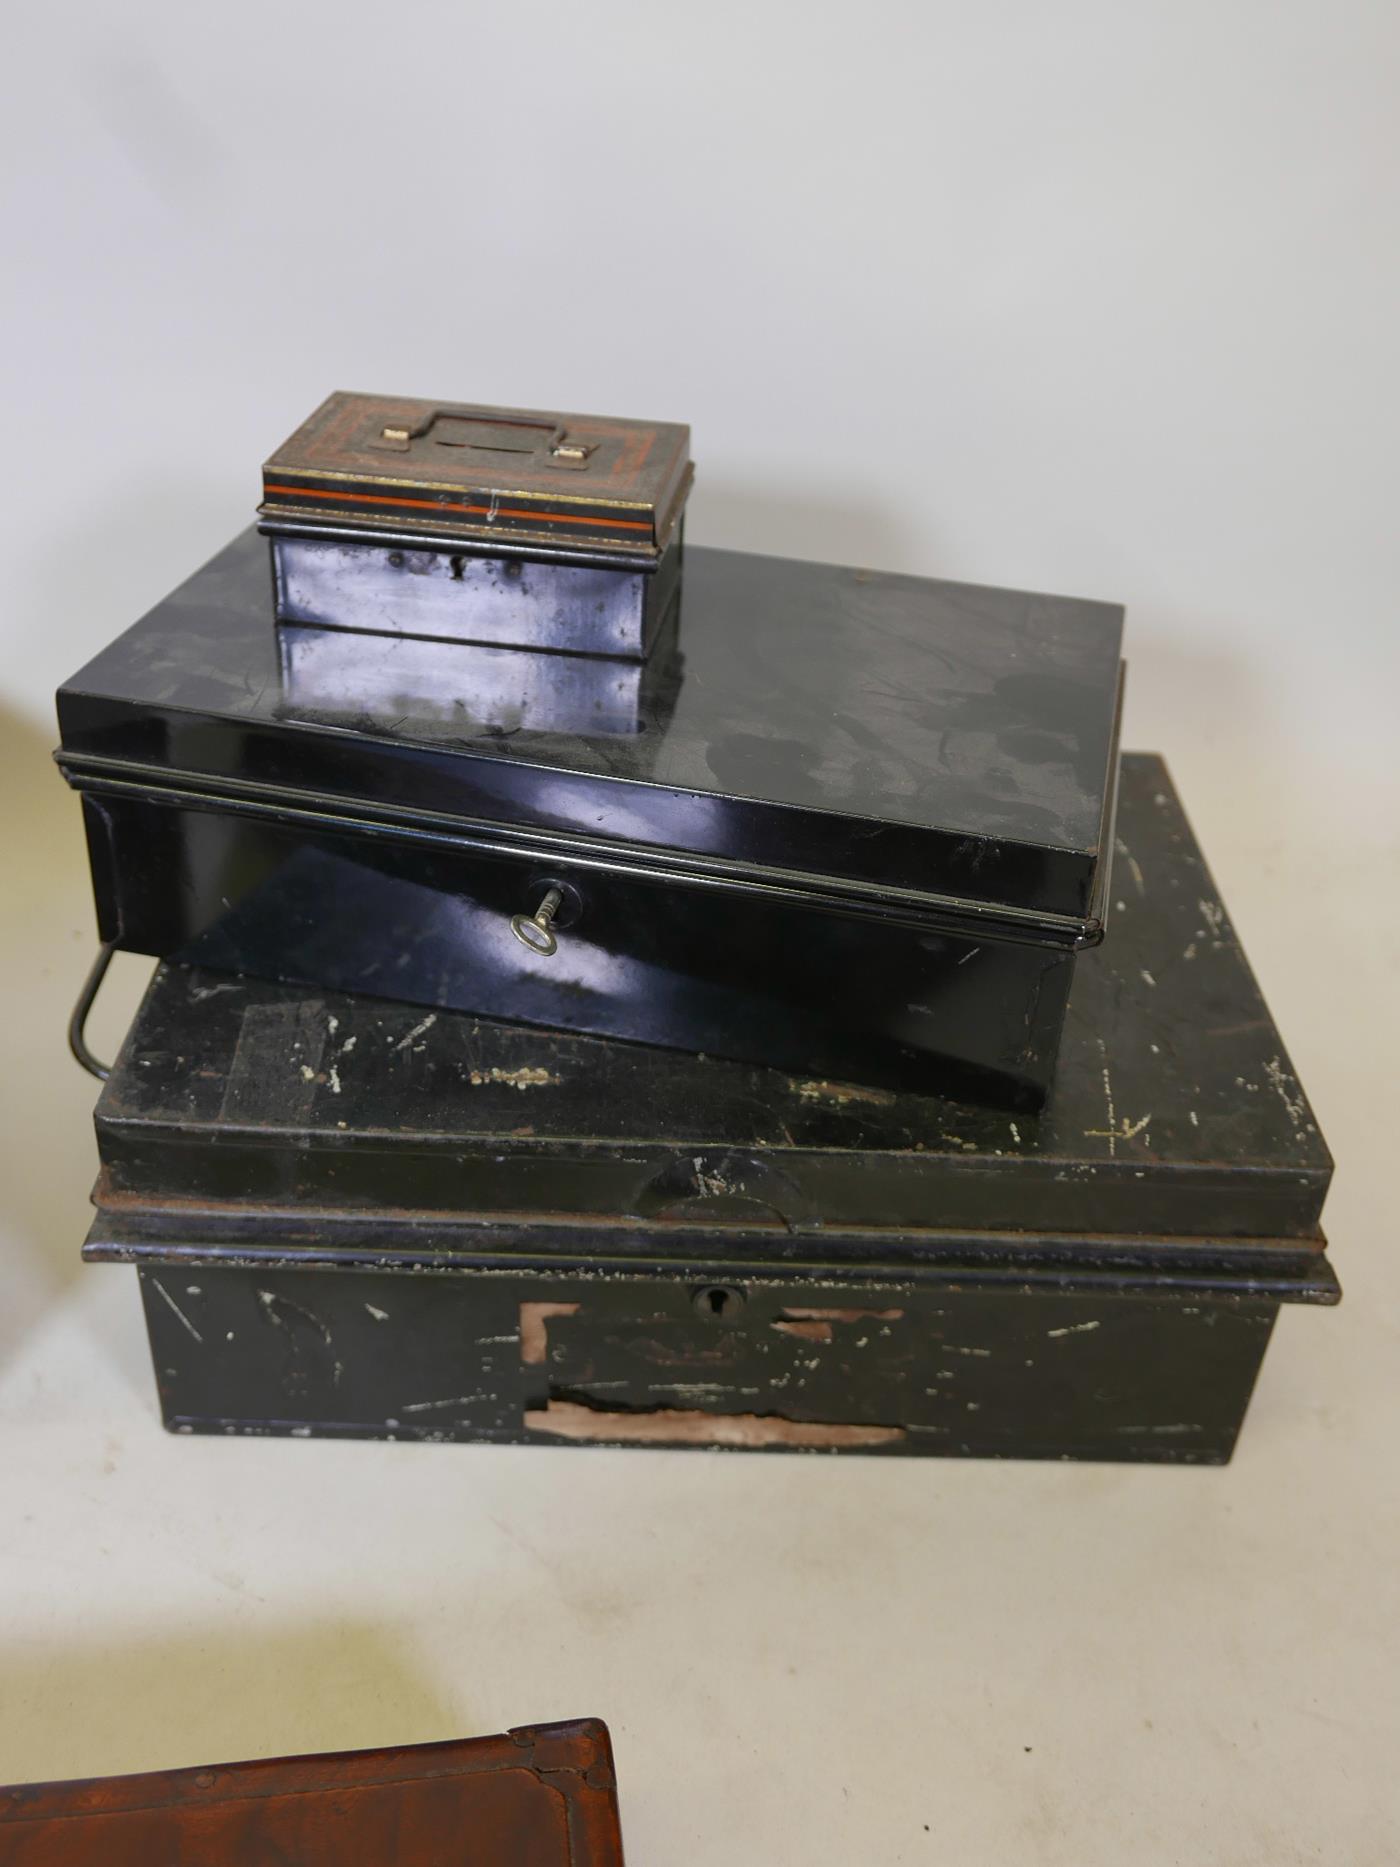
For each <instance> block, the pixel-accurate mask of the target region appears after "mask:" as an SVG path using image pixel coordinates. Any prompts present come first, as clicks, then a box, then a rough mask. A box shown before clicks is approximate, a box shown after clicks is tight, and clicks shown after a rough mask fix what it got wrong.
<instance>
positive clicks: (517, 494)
mask: <svg viewBox="0 0 1400 1867" xmlns="http://www.w3.org/2000/svg"><path fill="white" fill-rule="evenodd" d="M273 471H275V472H276V473H277V474H278V475H280V476H281V477H283V478H285V479H293V480H349V481H350V482H351V483H352V484H353V485H356V486H402V487H405V488H406V489H407V490H408V491H410V492H425V493H456V494H458V495H460V494H462V493H479V494H480V495H481V496H482V498H484V499H541V500H542V499H548V500H552V501H553V502H554V503H555V504H556V505H561V506H567V505H575V506H617V507H620V508H622V509H624V510H626V511H628V512H654V511H655V510H656V502H655V501H654V500H651V499H605V498H603V497H602V495H601V494H599V495H596V496H595V495H594V494H592V493H589V494H587V495H586V496H585V495H582V494H579V493H575V492H572V491H570V492H565V491H562V490H561V491H560V492H557V493H553V492H550V493H540V492H534V493H531V492H527V491H526V490H525V489H524V487H505V486H496V485H495V484H493V483H492V482H491V481H489V480H474V481H463V480H453V481H445V480H399V479H390V478H389V476H388V475H387V474H380V473H341V472H338V471H336V470H335V469H334V468H332V467H281V466H278V465H277V461H276V458H275V457H274V458H273V459H272V460H269V461H268V462H267V465H266V466H265V467H264V468H263V473H264V475H267V474H268V473H270V472H273Z"/></svg>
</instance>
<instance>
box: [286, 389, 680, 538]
mask: <svg viewBox="0 0 1400 1867" xmlns="http://www.w3.org/2000/svg"><path fill="white" fill-rule="evenodd" d="M693 478H694V468H693V466H692V464H691V459H690V429H689V428H688V427H686V426H685V425H684V424H683V423H680V422H662V421H619V420H616V419H613V418H611V417H608V416H603V415H565V414H558V413H551V412H546V411H542V410H539V409H520V408H487V407H482V406H478V405H476V404H470V403H460V402H432V401H423V400H420V399H418V398H415V397H410V396H383V395H354V394H349V393H347V392H345V391H343V390H337V391H336V393H335V394H334V395H330V396H328V397H327V398H326V400H325V401H324V402H323V403H322V404H321V406H320V407H319V408H318V409H317V410H316V412H315V414H314V415H312V416H310V417H309V418H308V419H307V420H306V421H305V422H303V423H302V425H301V427H299V428H298V429H297V431H296V433H295V434H293V435H292V436H291V438H290V439H289V440H287V441H285V442H284V443H283V444H282V446H281V447H279V448H278V449H277V452H276V453H275V454H273V456H272V458H271V459H270V460H268V461H267V462H266V464H265V465H264V467H263V503H262V504H261V506H259V508H258V511H259V514H260V516H261V518H262V521H263V526H264V529H266V530H270V531H286V530H300V531H304V530H307V529H308V528H309V529H311V530H314V531H324V530H327V529H330V530H334V531H344V532H349V533H352V534H354V533H361V532H369V533H383V532H389V533H393V534H395V535H403V536H405V537H409V536H413V537H422V538H424V539H426V540H428V541H430V542H436V543H438V544H450V543H454V542H456V543H460V544H462V545H463V546H467V547H472V546H484V547H489V548H491V549H493V550H500V549H502V548H518V549H520V550H523V551H525V552H526V553H527V554H528V553H530V552H532V551H533V552H536V553H538V552H541V551H543V553H544V554H545V555H547V556H548V555H554V554H557V553H558V552H561V551H562V552H566V553H571V554H577V553H580V552H582V553H585V554H587V555H590V556H598V555H601V556H603V557H606V558H612V557H620V558H637V559H643V560H647V559H652V558H655V557H657V556H659V555H660V553H661V552H662V551H664V550H665V549H666V546H667V545H668V544H669V542H670V540H671V538H672V537H673V536H674V534H675V532H676V530H677V527H678V526H679V524H680V519H681V514H682V511H683V509H684V506H685V500H686V495H687V494H688V493H689V491H690V485H691V481H692V479H693Z"/></svg>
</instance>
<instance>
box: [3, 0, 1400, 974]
mask: <svg viewBox="0 0 1400 1867" xmlns="http://www.w3.org/2000/svg"><path fill="white" fill-rule="evenodd" d="M4 36H5V39H6V40H7V42H8V48H9V55H8V59H7V63H8V66H9V75H10V86H9V89H10V98H9V103H8V106H7V109H6V111H5V112H4V114H3V117H2V118H0V139H2V140H3V149H4V163H3V182H4V206H3V233H4V242H3V253H4V259H3V276H4V290H5V294H6V297H7V300H8V306H7V310H6V315H5V342H4V347H3V357H4V370H5V397H4V411H5V419H6V428H7V436H6V447H5V458H6V464H7V473H6V481H7V486H6V492H5V497H4V500H3V506H0V524H3V527H4V558H3V562H4V582H3V590H4V602H3V616H4V631H5V644H6V656H5V662H4V676H3V680H4V691H3V696H0V704H3V705H4V707H6V708H7V709H8V715H7V717H9V718H10V719H12V720H13V721H14V722H15V723H16V727H17V729H18V728H19V727H20V726H23V727H24V728H25V729H26V740H25V744H26V755H27V753H28V749H29V747H30V744H31V741H32V745H33V746H34V747H36V748H38V749H39V750H43V749H45V747H44V743H43V742H44V741H46V740H47V739H48V737H49V736H50V732H51V726H50V721H51V702H50V695H51V692H52V689H53V687H54V685H55V683H56V682H57V681H58V680H59V679H60V678H61V677H62V676H64V675H65V674H67V673H68V672H70V671H72V670H73V669H74V668H75V667H76V666H77V665H78V664H79V663H81V662H82V661H83V660H84V658H85V657H86V656H87V655H88V654H89V653H90V652H91V651H92V650H93V649H95V648H96V647H97V646H98V645H99V644H100V643H101V642H103V641H104V640H105V639H107V638H108V637H109V636H110V635H111V634H112V633H113V632H114V631H115V630H117V629H118V628H120V627H122V626H124V625H125V624H126V623H127V622H129V621H130V620H132V619H133V618H134V617H135V616H136V615H138V614H139V613H140V612H141V611H142V610H143V609H144V607H145V606H147V605H148V604H149V603H151V602H152V601H154V600H155V599H156V598H157V597H159V596H160V595H161V594H162V593H163V591H164V590H165V589H166V588H168V587H169V586H170V585H171V584H172V583H173V582H174V581H176V580H178V579H179V578H180V577H182V576H183V575H185V574H186V573H187V572H188V571H189V570H190V569H192V568H193V567H194V566H195V565H196V564H197V563H199V562H200V561H202V559H203V558H204V557H205V556H206V555H208V554H209V553H210V552H211V551H213V550H214V549H215V548H216V547H217V546H218V545H219V544H220V543H221V542H222V541H223V540H224V539H225V537H226V536H227V535H228V534H229V533H230V532H231V531H232V530H234V529H235V528H236V527H238V526H241V525H242V524H244V523H245V522H246V521H247V520H248V518H249V517H250V515H251V512H252V508H253V505H254V502H255V499H256V494H257V468H258V465H259V463H260V462H261V460H262V458H263V457H264V455H265V454H266V453H267V452H269V451H270V449H271V448H272V447H273V446H274V445H275V444H276V443H277V442H278V441H279V440H280V439H281V438H282V437H283V436H284V434H286V433H287V432H288V431H289V430H290V429H291V428H292V427H294V426H295V425H296V424H297V422H298V421H299V420H300V419H301V418H302V417H303V415H304V414H305V413H306V412H307V411H308V410H309V409H310V408H311V407H312V406H313V404H314V403H315V402H316V401H317V400H319V398H320V397H321V396H322V395H323V394H324V393H325V392H326V391H327V390H328V389H330V388H332V387H336V386H341V387H350V388H364V389H385V390H392V391H402V392H406V393H421V394H447V395H454V396H459V397H463V398H470V399H482V400H499V401H503V402H516V403H523V404H527V405H531V404H543V405H549V404H557V405H561V406H564V407H577V408H583V409H593V410H601V411H615V412H619V413H634V414H638V415H650V416H659V417H674V418H681V419H689V420H690V421H691V422H692V424H693V426H694V430H695V451H696V455H697V458H698V461H699V465H700V478H699V482H698V488H697V492H696V495H695V504H694V507H693V520H692V536H693V537H694V538H695V539H697V540H700V541H707V542H718V543H725V544H731V545H739V546H747V547H764V548H769V549H772V550H775V551H779V552H786V553H792V554H796V555H801V556H810V557H825V558H832V559H838V560H846V561H857V562H868V563H872V564H878V565H882V566H888V567H891V568H897V569H901V570H908V571H914V572H922V573H932V574H943V575H949V576H953V577H958V578H967V579H973V580H979V581H987V582H1000V583H1008V584H1018V585H1027V586H1034V587H1039V588H1046V589H1053V590H1059V591H1066V592H1073V593H1077V594H1079V593H1082V594H1090V595H1098V596H1103V597H1111V598H1118V599H1121V600H1123V601H1125V602H1126V603H1127V604H1128V606H1129V612H1130V628H1131V638H1130V640H1131V649H1130V652H1131V659H1132V667H1131V687H1130V703H1129V704H1130V712H1129V722H1128V734H1127V738H1128V743H1129V744H1137V745H1151V746H1155V747H1158V748H1160V749H1162V750H1163V751H1165V752H1166V753H1167V755H1168V756H1169V758H1170V759H1171V761H1172V763H1173V766H1174V768H1175V770H1176V773H1177V777H1178V779H1179V781H1180V783H1181V784H1182V786H1183V788H1184V790H1185V794H1186V797H1187V801H1188V804H1189V805H1190V806H1191V807H1192V809H1193V811H1194V813H1195V816H1196V818H1197V822H1198V825H1199V827H1200V828H1201V830H1202V832H1203V834H1204V835H1205V836H1206V838H1207V847H1208V849H1209V850H1210V851H1211V852H1212V854H1213V856H1214V858H1215V861H1216V863H1217V866H1218V868H1219V869H1220V871H1221V876H1222V885H1223V886H1224V887H1225V888H1226V892H1227V895H1229V896H1230V898H1231V899H1233V900H1235V901H1236V904H1237V911H1239V912H1240V913H1241V917H1242V920H1243V924H1244V926H1245V930H1246V932H1247V933H1250V934H1252V935H1255V936H1257V945H1258V946H1259V948H1260V949H1261V950H1260V952H1259V957H1260V959H1261V960H1262V961H1265V962H1267V958H1268V950H1269V942H1270V941H1271V940H1276V941H1281V942H1290V943H1299V944H1301V945H1305V946H1307V947H1314V946H1318V945H1320V944H1321V942H1322V941H1323V939H1324V938H1325V935H1324V933H1323V932H1322V930H1321V928H1320V925H1319V921H1320V919H1321V918H1326V919H1327V920H1331V919H1332V918H1333V917H1336V916H1345V915H1346V914H1347V912H1348V909H1347V899H1348V895H1349V893H1350V892H1351V890H1350V886H1349V876H1350V874H1351V867H1350V865H1353V864H1358V863H1359V864H1364V863H1367V862H1369V861H1371V860H1372V859H1373V857H1374V859H1375V860H1389V861H1392V862H1393V860H1394V853H1393V852H1394V843H1393V837H1392V825H1393V823H1394V822H1395V820H1396V806H1397V803H1398V802H1400V797H1398V796H1397V792H1400V781H1398V774H1397V758H1396V753H1395V749H1394V734H1393V729H1392V717H1391V716H1392V712H1393V708H1394V703H1395V702H1394V697H1395V693H1396V679H1395V677H1396V672H1397V670H1396V656H1397V651H1396V633H1397V632H1396V628H1395V606H1396V591H1397V588H1400V552H1397V543H1396V527H1395V523H1394V505H1395V497H1396V472H1395V458H1396V435H1397V431H1400V419H1397V418H1398V417H1400V407H1398V406H1397V402H1398V401H1400V396H1397V378H1396V370H1395V335H1394V334H1395V330H1396V319H1397V311H1400V303H1398V302H1397V301H1400V242H1397V238H1396V235H1397V224H1398V223H1397V205H1398V201H1397V197H1398V196H1400V166H1398V165H1397V132H1396V113H1395V107H1394V105H1395V96H1396V84H1397V63H1400V9H1397V8H1396V7H1395V6H1394V5H1393V4H1385V3H1382V4H1365V3H1362V0H1331V3H1330V4H1322V3H1318V4H1299V3H1298V0H1292V3H1288V0H1206V3H1204V4H1199V3H1197V0H1175V3H1174V4H1169V5H1168V4H1162V5H1157V4H1148V5H1135V4H1128V5H1124V4H1122V3H1121V0H1105V3H1103V4H1098V3H1095V0H1067V3H1065V4H1057V5H1048V6H1047V5H1044V4H1039V3H1038V0H1019V3H1018V0H1012V3H1006V0H1000V3H999V0H991V3H990V4H984V5H979V6H967V5H965V4H948V3H947V0H926V3H925V4H922V5H900V4H869V5H865V6H863V7H857V8H848V7H844V6H843V7H837V6H834V5H828V4H809V5H804V6H799V5H791V6H788V5H771V4H769V5H764V4H757V5H755V4H748V5H732V4H706V5H693V6H684V7H682V6H676V5H667V4H665V3H664V0H652V4H649V5H638V4H617V3H616V0H593V3H590V4H588V5H572V6H566V5H562V4H561V5H552V4H544V5H539V6H535V7H531V8H528V9H527V8H513V7H509V6H505V7H503V6H500V5H499V4H497V5H491V6H487V5H478V4H471V3H458V4H453V5H437V4H418V3H412V0H410V3H404V4H399V5H395V6H384V5H380V6H368V5H363V4H356V3H355V0H342V4H339V5H337V6H334V7H332V6H323V5H319V4H316V5H297V4H284V5H280V6H270V5H265V4H256V3H255V4H249V5H241V6H239V7H237V8H230V7H222V6H220V7H214V6H190V5H188V4H161V3H157V0H132V3H130V4H126V5H123V6H101V5H90V6H76V7H75V6H71V5H70V6H62V5H58V6H51V7H48V8H45V9H33V10H26V11H25V12H24V13H23V14H21V12H20V10H19V9H17V8H16V9H13V10H11V11H10V12H9V13H8V14H7V16H6V23H5V26H4ZM29 769H30V767H29V765H28V764H26V766H25V770H26V772H28V771H29ZM36 782H37V780H36ZM52 782H55V781H54V780H52V779H51V778H50V777H49V776H48V775H47V774H45V776H44V778H43V783H44V784H45V785H48V784H51V783H52ZM65 821H66V820H65ZM1339 841H1340V842H1344V843H1345V848H1344V849H1338V848H1337V845H1338V843H1339ZM73 852H74V857H75V860H76V859H77V855H76V852H77V844H76V838H75V839H74V842H73ZM1363 852H1373V854H1371V853H1363ZM1334 858H1335V860H1334ZM1261 863H1262V864H1266V865H1274V870H1275V872H1276V873H1277V874H1278V875H1279V877H1280V880H1281V885H1283V886H1284V889H1285V895H1284V898H1285V902H1286V905H1287V906H1288V907H1289V908H1290V909H1291V908H1292V907H1294V906H1295V905H1296V908H1297V910H1298V912H1297V913H1296V914H1295V913H1292V912H1289V913H1286V914H1285V915H1284V916H1283V917H1282V920H1281V921H1280V922H1278V924H1276V921H1277V920H1278V917H1275V916H1274V915H1272V914H1268V915H1263V916H1261V917H1260V920H1259V923H1258V925H1257V926H1254V927H1251V925H1250V922H1249V919H1248V909H1249V900H1248V896H1247V895H1246V896H1245V897H1243V898H1241V896H1240V893H1239V886H1246V887H1247V885H1248V883H1247V880H1246V881H1242V882H1241V884H1240V885H1239V886H1237V888H1236V889H1235V891H1234V893H1233V894H1232V893H1231V888H1230V883H1231V879H1232V872H1234V873H1239V874H1241V875H1242V876H1247V874H1248V873H1254V874H1256V875H1257V874H1259V873H1260V864H1261ZM1250 864H1252V865H1253V867H1252V869H1251V868H1250V866H1249V865H1250ZM1378 937H1384V936H1379V935H1378ZM1296 950H1297V948H1296V946H1294V947H1292V948H1290V951H1291V952H1296ZM1264 970H1265V973H1266V982H1267V966H1265V968H1264Z"/></svg>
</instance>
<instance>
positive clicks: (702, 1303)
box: [691, 1284, 744, 1322]
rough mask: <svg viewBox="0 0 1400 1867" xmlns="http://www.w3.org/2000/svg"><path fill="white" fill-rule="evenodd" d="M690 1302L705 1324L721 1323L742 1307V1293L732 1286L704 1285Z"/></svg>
mask: <svg viewBox="0 0 1400 1867" xmlns="http://www.w3.org/2000/svg"><path fill="white" fill-rule="evenodd" d="M691 1301H692V1302H693V1304H694V1305H695V1308H696V1309H697V1310H698V1311H699V1312H700V1314H701V1315H702V1316H703V1317H704V1318H705V1320H706V1321H707V1322H723V1321H725V1320H726V1318H729V1319H732V1318H733V1317H734V1315H735V1314H736V1312H737V1311H739V1310H741V1309H742V1308H743V1307H744V1293H743V1291H742V1290H736V1289H735V1288H734V1286H733V1285H732V1284H706V1285H705V1286H704V1287H703V1288H702V1289H700V1290H697V1291H696V1292H695V1294H694V1296H693V1297H692V1298H691Z"/></svg>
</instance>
